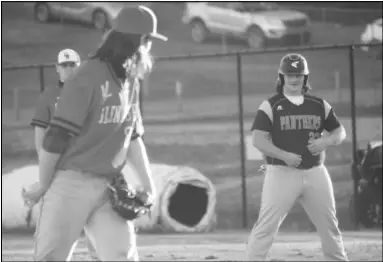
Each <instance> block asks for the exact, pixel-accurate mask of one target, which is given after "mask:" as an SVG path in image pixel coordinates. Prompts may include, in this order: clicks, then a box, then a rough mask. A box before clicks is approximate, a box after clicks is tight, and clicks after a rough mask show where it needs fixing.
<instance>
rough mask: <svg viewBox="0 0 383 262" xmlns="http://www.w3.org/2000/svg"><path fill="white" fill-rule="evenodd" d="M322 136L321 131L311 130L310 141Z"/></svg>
mask: <svg viewBox="0 0 383 262" xmlns="http://www.w3.org/2000/svg"><path fill="white" fill-rule="evenodd" d="M320 137H321V134H320V133H319V132H309V142H310V141H313V140H315V139H318V138H320Z"/></svg>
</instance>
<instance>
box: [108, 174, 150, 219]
mask: <svg viewBox="0 0 383 262" xmlns="http://www.w3.org/2000/svg"><path fill="white" fill-rule="evenodd" d="M108 188H109V200H110V201H111V204H112V208H113V209H114V211H116V212H117V214H119V215H120V216H121V217H122V218H124V219H126V220H134V219H136V218H138V217H140V216H142V215H145V214H147V213H149V212H150V208H151V207H152V205H153V199H152V197H151V196H150V195H149V194H148V193H147V192H145V191H143V190H138V189H135V188H133V187H132V186H131V185H130V184H128V183H127V182H126V181H125V179H124V177H123V175H122V174H119V175H117V176H115V177H114V178H113V180H112V181H111V183H110V184H109V185H108Z"/></svg>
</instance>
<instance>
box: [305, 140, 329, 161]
mask: <svg viewBox="0 0 383 262" xmlns="http://www.w3.org/2000/svg"><path fill="white" fill-rule="evenodd" d="M328 146H329V143H328V140H327V139H326V138H325V137H320V138H318V139H313V140H310V141H309V144H308V146H307V148H308V150H309V151H310V153H311V154H313V155H314V156H315V155H319V154H320V153H321V152H323V151H324V150H326V148H327V147H328Z"/></svg>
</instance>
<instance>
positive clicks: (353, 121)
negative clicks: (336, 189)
mask: <svg viewBox="0 0 383 262" xmlns="http://www.w3.org/2000/svg"><path fill="white" fill-rule="evenodd" d="M354 49H355V47H354V46H353V45H350V47H349V62H350V88H351V90H350V100H351V135H352V167H351V172H352V174H354V173H355V172H357V168H356V165H357V161H358V156H357V152H356V151H357V148H358V147H357V139H356V110H355V107H356V103H355V58H354ZM353 182H354V184H353V190H354V192H353V193H354V196H353V198H354V211H355V218H356V219H355V227H357V226H358V224H359V208H358V181H357V179H356V176H355V175H354V176H353Z"/></svg>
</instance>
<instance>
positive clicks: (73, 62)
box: [24, 49, 98, 260]
mask: <svg viewBox="0 0 383 262" xmlns="http://www.w3.org/2000/svg"><path fill="white" fill-rule="evenodd" d="M80 63H81V59H80V55H79V54H78V53H77V52H76V51H75V50H73V49H63V50H61V51H60V52H59V54H58V58H57V64H56V71H57V73H58V75H59V81H58V84H57V86H56V87H55V88H52V89H45V90H44V91H43V92H42V93H41V94H40V96H39V99H38V100H37V105H36V111H35V115H34V117H33V118H32V121H31V125H32V126H33V127H34V131H35V147H36V151H37V155H39V151H40V148H41V147H42V143H43V138H44V134H45V131H46V129H47V127H48V125H49V123H50V121H51V118H52V117H53V115H54V112H55V108H56V106H57V102H58V100H59V97H60V92H61V89H62V87H63V86H64V83H65V81H66V79H68V77H69V76H70V75H71V74H72V73H73V71H74V70H75V69H76V68H78V67H79V66H80ZM38 186H39V185H38V183H36V184H35V185H32V187H31V188H29V190H31V191H33V189H34V188H36V187H38ZM24 194H28V193H27V192H25V193H24ZM32 208H33V206H30V212H32ZM28 222H29V221H28ZM86 245H87V247H88V249H89V253H90V256H91V257H92V259H93V260H98V258H97V254H96V251H95V249H94V248H93V247H92V243H91V242H90V240H89V239H88V238H86Z"/></svg>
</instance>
